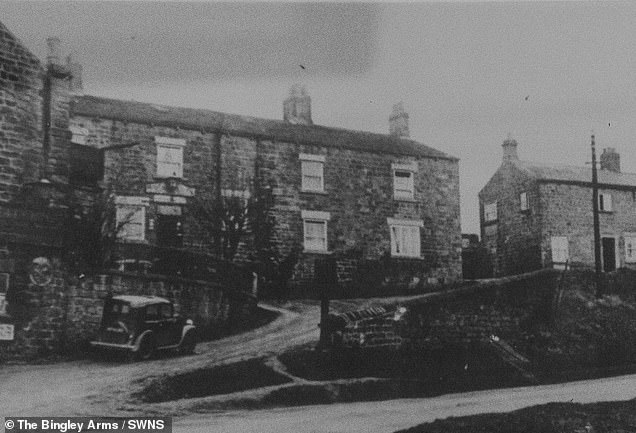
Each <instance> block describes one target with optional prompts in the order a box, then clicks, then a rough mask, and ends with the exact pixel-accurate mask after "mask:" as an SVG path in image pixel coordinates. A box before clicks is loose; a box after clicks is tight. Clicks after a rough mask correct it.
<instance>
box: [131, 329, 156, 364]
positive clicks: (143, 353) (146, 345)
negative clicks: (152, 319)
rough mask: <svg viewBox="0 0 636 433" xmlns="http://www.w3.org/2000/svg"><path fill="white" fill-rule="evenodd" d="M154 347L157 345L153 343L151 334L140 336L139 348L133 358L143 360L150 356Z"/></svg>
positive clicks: (153, 352)
mask: <svg viewBox="0 0 636 433" xmlns="http://www.w3.org/2000/svg"><path fill="white" fill-rule="evenodd" d="M156 348H157V345H156V343H155V339H154V338H152V336H149V335H148V336H146V337H144V338H142V340H141V342H140V343H139V350H137V353H135V359H137V360H138V361H141V360H143V361H145V360H148V359H150V358H152V357H153V355H154V354H155V350H156Z"/></svg>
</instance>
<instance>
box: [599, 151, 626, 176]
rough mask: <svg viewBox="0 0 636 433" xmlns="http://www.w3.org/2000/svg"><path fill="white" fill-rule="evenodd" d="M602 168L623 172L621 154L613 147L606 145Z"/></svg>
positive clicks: (602, 157) (602, 156)
mask: <svg viewBox="0 0 636 433" xmlns="http://www.w3.org/2000/svg"><path fill="white" fill-rule="evenodd" d="M601 170H608V171H613V172H615V173H620V172H621V155H620V154H619V153H618V152H616V149H615V148H613V147H606V148H605V149H603V153H602V154H601Z"/></svg>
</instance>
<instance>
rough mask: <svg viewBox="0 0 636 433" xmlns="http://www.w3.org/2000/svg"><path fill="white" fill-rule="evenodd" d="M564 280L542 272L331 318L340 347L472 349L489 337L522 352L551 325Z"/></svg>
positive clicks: (486, 282)
mask: <svg viewBox="0 0 636 433" xmlns="http://www.w3.org/2000/svg"><path fill="white" fill-rule="evenodd" d="M559 277H560V274H559V273H558V272H557V271H554V270H542V271H536V272H532V273H529V274H524V275H518V276H512V277H506V278H501V279H498V280H492V281H484V282H481V283H476V284H473V285H471V286H469V287H465V288H462V289H456V290H452V291H446V292H437V293H433V294H430V295H427V296H424V297H422V298H418V299H416V300H413V301H411V302H405V303H403V304H401V305H398V306H395V308H391V309H387V310H384V309H382V310H364V311H360V312H349V313H345V314H339V315H331V316H330V330H331V332H332V336H331V340H332V342H333V343H334V344H335V345H336V346H337V347H345V348H357V349H373V348H378V347H380V348H384V349H386V348H390V349H405V350H416V351H417V350H422V349H439V348H443V347H445V346H454V347H458V346H459V347H461V346H464V347H468V346H470V345H473V344H477V343H485V342H488V341H489V339H490V338H491V336H497V337H498V338H500V339H502V340H505V341H506V342H508V343H509V344H510V345H512V346H513V347H514V348H515V349H516V350H518V351H520V352H522V353H523V352H524V350H525V349H526V343H527V339H526V337H527V336H528V335H531V334H532V332H533V330H535V329H536V327H538V326H539V325H540V324H542V323H546V321H548V320H550V319H551V317H550V311H551V308H552V302H553V300H554V294H555V289H556V287H557V284H558V281H559Z"/></svg>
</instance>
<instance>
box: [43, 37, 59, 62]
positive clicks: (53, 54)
mask: <svg viewBox="0 0 636 433" xmlns="http://www.w3.org/2000/svg"><path fill="white" fill-rule="evenodd" d="M46 46H47V48H48V52H47V55H46V63H47V65H59V64H61V57H62V48H61V42H60V38H58V37H50V38H47V39H46Z"/></svg>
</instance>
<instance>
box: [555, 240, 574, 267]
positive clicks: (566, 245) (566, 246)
mask: <svg viewBox="0 0 636 433" xmlns="http://www.w3.org/2000/svg"><path fill="white" fill-rule="evenodd" d="M564 240H565V242H564V243H563V244H562V245H559V243H561V242H563V241H564ZM563 247H564V248H563ZM555 252H565V257H564V258H565V260H559V261H557V260H556V259H561V258H562V257H555V255H556V254H555ZM550 254H551V256H552V267H553V268H555V269H563V268H564V267H565V263H566V262H567V261H569V260H570V240H569V239H568V237H567V236H551V237H550ZM559 255H561V254H559Z"/></svg>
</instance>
